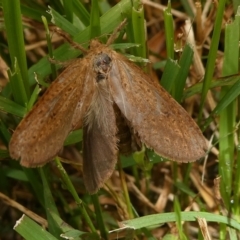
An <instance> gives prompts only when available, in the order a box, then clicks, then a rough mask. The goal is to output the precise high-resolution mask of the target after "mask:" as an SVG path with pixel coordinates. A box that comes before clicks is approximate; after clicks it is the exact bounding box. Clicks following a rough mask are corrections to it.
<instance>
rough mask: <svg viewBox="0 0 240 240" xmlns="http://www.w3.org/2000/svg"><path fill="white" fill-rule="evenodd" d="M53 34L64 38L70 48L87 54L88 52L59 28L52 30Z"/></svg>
mask: <svg viewBox="0 0 240 240" xmlns="http://www.w3.org/2000/svg"><path fill="white" fill-rule="evenodd" d="M53 32H55V33H57V34H58V35H60V36H61V37H62V38H64V39H65V40H66V41H67V42H68V43H69V44H70V45H71V46H72V47H74V48H76V49H78V50H80V51H81V52H83V53H87V52H88V51H87V50H86V49H85V48H84V47H83V46H82V45H80V44H78V43H76V42H74V41H73V40H72V39H71V38H70V37H69V36H68V35H67V34H66V33H65V32H63V31H62V30H61V29H60V28H54V29H53Z"/></svg>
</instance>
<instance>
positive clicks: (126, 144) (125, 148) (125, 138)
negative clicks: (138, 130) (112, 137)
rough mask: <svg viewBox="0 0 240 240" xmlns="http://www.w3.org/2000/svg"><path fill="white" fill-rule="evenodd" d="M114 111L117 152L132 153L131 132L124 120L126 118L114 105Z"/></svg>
mask: <svg viewBox="0 0 240 240" xmlns="http://www.w3.org/2000/svg"><path fill="white" fill-rule="evenodd" d="M114 113H115V117H116V125H117V129H118V131H117V138H118V139H119V141H118V150H119V153H121V154H123V155H128V154H131V153H132V134H131V130H130V128H129V126H128V124H127V122H126V119H125V118H124V117H123V116H122V113H121V111H120V110H119V108H118V107H117V106H116V105H114Z"/></svg>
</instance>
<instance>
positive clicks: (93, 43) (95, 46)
mask: <svg viewBox="0 0 240 240" xmlns="http://www.w3.org/2000/svg"><path fill="white" fill-rule="evenodd" d="M101 46H103V44H102V43H100V42H99V41H98V40H97V39H92V40H91V42H90V44H89V48H90V49H91V50H94V49H98V48H99V47H101Z"/></svg>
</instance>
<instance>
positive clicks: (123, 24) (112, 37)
mask: <svg viewBox="0 0 240 240" xmlns="http://www.w3.org/2000/svg"><path fill="white" fill-rule="evenodd" d="M126 24H127V19H126V18H125V19H124V20H123V21H122V22H121V23H120V25H119V26H118V27H117V28H116V29H115V30H114V31H113V33H112V35H111V36H110V38H109V39H108V40H107V43H106V45H107V46H109V45H111V44H112V43H113V42H114V41H115V39H116V38H117V34H118V32H120V31H121V30H122V29H123V28H124V27H125V26H126Z"/></svg>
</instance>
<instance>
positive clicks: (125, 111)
mask: <svg viewBox="0 0 240 240" xmlns="http://www.w3.org/2000/svg"><path fill="white" fill-rule="evenodd" d="M111 42H112V39H111V40H109V41H108V43H107V44H106V45H104V44H101V43H100V42H99V41H98V40H92V41H91V43H90V48H89V50H88V51H87V50H86V52H87V53H86V55H85V57H84V58H82V59H76V60H75V61H74V63H72V64H71V65H70V66H68V67H67V68H66V69H65V70H64V71H63V72H62V73H61V74H60V75H59V76H58V78H57V79H56V80H55V81H54V82H53V83H52V85H51V86H50V87H49V88H48V89H47V91H46V92H45V94H44V95H43V96H42V97H41V98H40V100H39V101H38V102H37V103H36V104H35V106H34V107H33V109H32V110H31V111H30V112H29V113H28V114H27V116H26V117H25V118H24V119H23V120H22V121H21V123H20V124H19V125H18V127H17V129H16V130H15V132H14V133H13V136H12V138H11V141H10V144H9V151H10V155H11V157H12V158H14V159H21V162H20V163H21V165H23V166H25V167H39V166H42V165H44V164H46V163H47V162H49V161H50V160H52V159H53V158H54V157H55V156H56V155H57V154H58V153H59V151H60V150H61V148H62V146H63V143H64V140H65V138H66V137H67V136H68V134H69V133H70V132H71V131H72V130H74V129H75V128H76V127H77V126H78V127H82V128H83V159H84V160H83V177H84V182H85V185H86V188H87V190H88V191H89V192H90V193H95V192H96V191H97V190H98V189H99V188H100V187H101V186H102V185H103V184H104V182H105V181H106V180H107V179H108V178H109V177H110V176H111V174H112V173H113V171H114V167H115V165H116V162H117V160H118V152H119V148H121V144H122V139H123V138H124V134H121V132H120V131H121V130H120V127H119V122H122V120H123V121H124V124H123V125H124V127H125V128H126V129H127V130H128V135H130V137H131V138H132V140H131V141H132V142H135V145H137V146H139V147H141V145H142V144H145V145H146V146H147V147H149V148H151V149H153V150H154V151H155V152H156V153H157V154H159V155H161V156H163V157H165V158H168V159H171V160H174V161H178V162H192V161H195V160H197V159H199V158H201V157H203V156H204V155H205V152H206V149H207V146H206V142H205V139H204V137H203V135H202V133H201V131H200V129H199V128H198V126H197V124H196V123H195V122H194V121H193V119H192V118H191V117H190V116H189V115H188V113H187V112H186V111H185V110H184V109H183V108H182V107H181V106H180V105H179V104H178V103H177V102H176V101H175V100H174V99H173V98H172V97H171V96H170V95H169V94H168V93H167V92H166V91H165V90H164V89H163V88H162V87H161V86H160V85H159V84H157V83H155V82H153V81H152V80H151V78H150V77H149V76H148V75H147V74H145V73H144V72H143V71H142V70H141V69H140V68H139V67H138V66H136V65H135V64H134V63H132V62H130V61H129V60H128V59H127V58H126V57H124V56H123V55H121V54H119V53H117V52H115V51H113V50H112V49H110V48H109V44H110V43H111Z"/></svg>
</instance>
